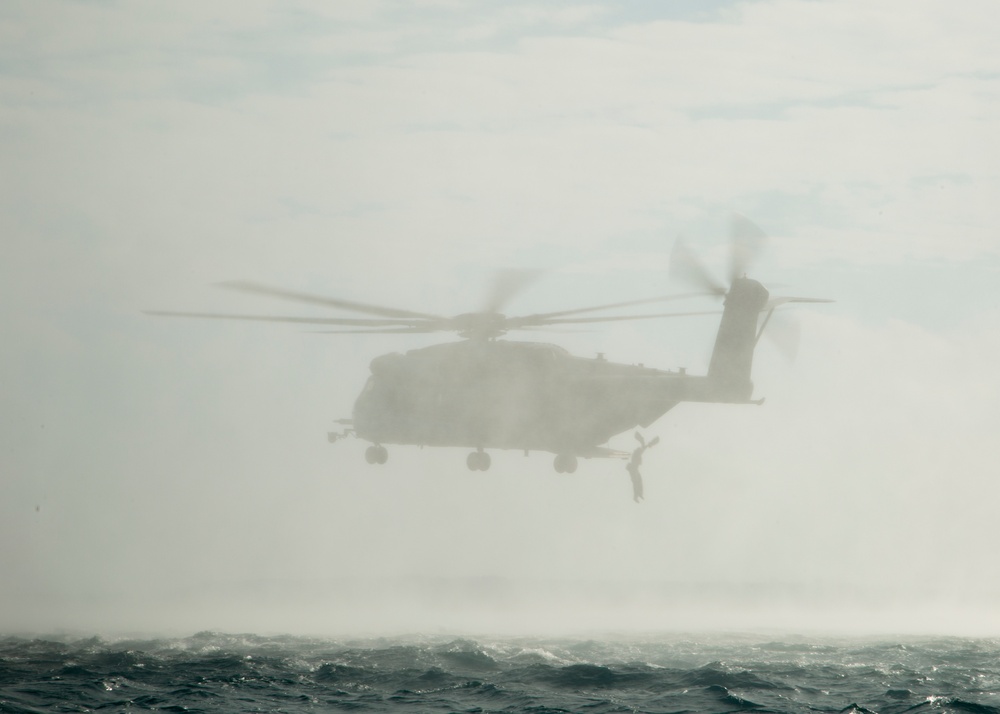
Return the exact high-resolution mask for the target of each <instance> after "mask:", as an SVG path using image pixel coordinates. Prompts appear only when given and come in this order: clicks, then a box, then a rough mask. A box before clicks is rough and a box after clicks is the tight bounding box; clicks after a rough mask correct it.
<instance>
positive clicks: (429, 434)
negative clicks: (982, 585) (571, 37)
mask: <svg viewBox="0 0 1000 714" xmlns="http://www.w3.org/2000/svg"><path fill="white" fill-rule="evenodd" d="M763 238H764V234H763V232H761V231H760V229H759V228H757V227H756V226H755V225H754V224H752V223H750V221H748V220H747V219H745V218H743V217H742V216H734V217H733V220H732V224H731V255H730V263H731V264H730V271H729V284H728V286H726V285H723V284H722V283H719V282H718V281H716V280H714V279H713V278H712V277H711V276H710V274H709V273H708V272H707V271H706V270H705V269H704V268H703V267H702V266H701V264H700V263H699V262H698V261H697V260H696V259H695V258H694V256H693V255H692V254H691V253H690V252H689V251H688V250H687V249H686V248H685V247H684V245H683V243H681V242H680V241H678V242H677V243H676V244H675V247H674V251H673V253H672V255H671V268H670V273H671V277H672V278H681V279H685V280H687V281H688V282H693V283H695V284H696V285H697V286H698V288H699V289H700V292H698V293H695V295H705V294H711V295H718V296H720V297H722V298H723V299H724V304H723V309H722V317H721V321H720V323H719V328H718V332H717V334H716V338H715V346H714V349H713V351H712V356H711V359H710V362H709V367H708V372H707V374H705V375H693V374H688V373H687V371H686V370H685V369H679V370H662V369H655V368H652V367H646V366H643V365H630V364H617V363H613V362H609V361H608V360H606V359H605V358H604V357H603V355H601V354H599V355H598V356H597V357H596V358H584V357H577V356H573V355H571V354H570V353H569V352H568V351H567V350H565V349H563V348H562V347H559V346H557V345H554V344H548V343H542V342H523V341H512V340H505V339H502V338H503V337H504V335H506V334H507V333H509V332H513V331H519V330H524V331H528V330H539V329H545V328H550V327H553V326H559V325H583V324H596V323H606V322H613V321H623V320H648V319H659V318H667V317H677V316H687V315H705V314H718V311H717V310H715V311H699V312H668V313H653V314H638V315H634V314H633V315H596V316H593V315H591V316H584V315H585V314H586V313H595V312H602V311H606V310H612V309H617V308H623V307H632V306H636V305H640V304H650V303H654V302H663V301H669V300H676V299H683V298H690V297H692V295H693V294H692V293H686V294H679V295H678V294H675V295H665V296H660V297H654V298H646V299H642V300H630V301H625V302H618V303H611V304H605V305H596V306H590V307H583V308H575V309H570V310H562V311H558V312H547V313H535V314H530V315H522V316H507V315H504V314H502V313H501V312H500V309H501V307H502V305H503V304H504V303H505V302H506V301H507V300H508V299H509V298H510V297H511V296H512V295H513V294H514V293H515V292H517V291H518V290H519V289H521V288H523V287H524V285H525V284H526V283H527V282H529V280H530V279H531V277H532V276H531V274H530V273H526V272H523V271H522V272H508V273H505V274H504V275H503V276H502V279H501V280H499V281H498V282H497V284H496V286H495V287H494V290H493V294H492V295H491V297H490V299H489V300H488V301H487V304H486V305H485V307H484V309H482V310H480V311H478V312H468V313H463V314H459V315H455V316H452V317H448V316H442V315H435V314H429V313H423V312H416V311H413V310H408V309H401V308H393V307H382V306H377V305H372V304H367V303H360V302H354V301H348V300H342V299H338V298H331V297H325V296H320V295H315V294H312V293H304V292H297V291H291V290H285V289H282V288H276V287H271V286H268V285H263V284H260V283H255V282H247V281H234V282H226V283H221V286H222V287H225V288H228V289H231V290H237V291H241V292H246V293H252V294H256V295H263V296H268V297H272V298H279V299H283V300H289V301H294V302H298V303H303V304H311V305H320V306H324V307H332V308H337V309H340V310H347V311H350V312H354V313H356V314H361V315H366V317H329V318H323V317H295V316H270V315H239V314H226V313H201V312H171V311H161V310H150V311H146V313H147V314H150V315H156V316H162V317H193V318H209V319H223V320H250V321H262V322H281V323H292V324H301V325H325V326H329V327H336V328H350V329H333V330H326V331H325V332H331V333H341V334H344V333H352V334H369V333H378V334H398V335H409V334H421V333H434V332H453V333H456V334H457V335H458V336H459V337H460V338H462V339H460V340H459V341H454V342H445V343H441V344H435V345H431V346H429V347H422V348H418V349H413V350H409V351H408V352H406V353H398V352H393V353H389V354H384V355H381V356H378V357H376V358H374V359H373V360H372V361H371V366H370V370H371V374H370V375H369V377H368V379H367V381H366V383H365V385H364V388H363V389H362V391H361V393H360V394H359V395H358V397H357V399H356V401H355V403H354V409H353V413H352V416H351V418H350V419H341V420H338V423H339V424H341V425H342V426H343V427H345V428H344V429H343V431H342V432H339V433H338V432H330V433H329V434H328V438H329V440H330V441H331V442H335V441H338V440H340V439H341V438H343V437H345V436H355V437H358V438H360V439H363V440H365V441H368V442H370V446H368V447H367V449H366V451H365V458H366V460H367V461H368V463H370V464H383V463H385V462H386V461H387V459H388V450H387V448H386V445H387V444H388V445H414V446H435V447H465V448H469V449H472V451H470V453H469V454H468V457H467V459H466V464H467V466H468V468H469V469H470V470H474V471H486V470H488V469H489V468H490V463H491V458H490V454H489V452H488V451H487V450H488V449H493V450H495V449H515V450H523V451H524V452H525V454H528V453H530V452H532V451H542V452H549V453H552V454H554V455H555V458H554V461H553V466H554V468H555V470H556V471H557V472H560V473H564V472H565V473H573V472H574V471H576V469H577V465H578V459H579V458H593V457H619V458H624V457H628V455H629V454H628V453H626V452H621V451H617V450H614V449H611V448H608V447H607V446H604V444H606V443H607V442H608V440H609V439H611V438H612V437H613V436H615V435H617V434H621V433H623V432H625V431H629V430H632V429H636V428H639V427H642V428H647V427H649V426H650V425H652V424H653V423H654V422H655V421H656V420H657V419H659V418H660V417H661V416H663V415H664V414H665V413H666V412H668V411H670V410H671V409H673V408H674V407H675V406H677V405H678V404H680V403H681V402H714V403H727V404H760V403H762V401H763V400H753V399H752V394H753V382H752V381H751V378H750V372H751V367H752V363H753V353H754V348H755V347H756V345H757V342H758V340H759V338H760V336H761V334H762V332H763V329H764V327H765V326H766V325H767V322H768V320H769V319H770V317H771V315H772V314H773V312H774V310H775V308H776V307H778V306H780V305H783V304H785V303H793V302H830V301H829V300H824V299H817V298H801V297H777V298H772V297H770V294H769V292H768V290H767V289H766V288H765V287H764V286H763V285H762V284H761V283H759V282H758V281H756V280H753V279H750V278H747V277H746V276H745V268H746V266H747V264H748V262H749V261H750V259H751V258H753V257H754V256H755V255H756V253H757V252H759V249H760V246H761V244H762V241H763ZM762 314H763V315H765V317H764V318H763V320H761V315H762ZM637 438H639V439H640V443H641V444H642V447H641V448H642V449H643V450H644V449H645V448H648V446H651V445H653V444H654V443H656V442H655V441H654V442H650V444H649V445H648V446H647V445H646V443H645V442H644V441H642V439H641V437H637ZM633 456H635V455H634V454H633ZM634 460H635V458H634V459H633V461H634ZM639 461H640V462H641V459H639ZM631 466H632V464H631V463H630V470H629V473H630V474H631V473H632V468H631ZM634 468H635V471H636V474H637V473H638V463H635V464H634ZM635 478H637V476H633V481H634V482H635ZM639 483H640V484H641V482H639ZM637 489H638V490H637V491H636V493H637V500H638V498H640V497H641V486H637Z"/></svg>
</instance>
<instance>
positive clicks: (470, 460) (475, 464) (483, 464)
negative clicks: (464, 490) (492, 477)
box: [465, 450, 490, 471]
mask: <svg viewBox="0 0 1000 714" xmlns="http://www.w3.org/2000/svg"><path fill="white" fill-rule="evenodd" d="M465 465H466V466H468V467H469V471H489V469H490V455H489V454H487V453H486V452H485V451H482V450H479V451H473V452H472V453H471V454H469V455H468V457H466V459H465Z"/></svg>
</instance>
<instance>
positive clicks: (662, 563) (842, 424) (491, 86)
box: [0, 0, 1000, 635]
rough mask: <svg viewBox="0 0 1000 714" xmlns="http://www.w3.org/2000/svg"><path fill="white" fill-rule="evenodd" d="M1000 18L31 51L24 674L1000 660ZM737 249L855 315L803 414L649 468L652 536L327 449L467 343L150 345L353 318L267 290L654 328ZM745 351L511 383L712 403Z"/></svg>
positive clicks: (212, 12)
mask: <svg viewBox="0 0 1000 714" xmlns="http://www.w3.org/2000/svg"><path fill="white" fill-rule="evenodd" d="M944 18H946V19H947V22H944V21H943V19H944ZM997 19H998V17H997V10H996V9H995V8H994V6H993V5H992V4H986V3H980V4H978V6H974V7H973V8H969V11H967V12H966V13H964V14H963V16H962V17H961V18H959V17H955V13H954V8H953V7H949V6H948V5H947V4H944V3H937V2H927V3H922V4H919V6H918V5H915V4H912V3H903V2H890V3H882V4H879V5H878V6H877V7H872V6H871V5H869V4H864V3H859V2H853V1H850V0H844V1H836V2H828V3H800V2H787V1H779V0H758V1H755V2H722V3H711V4H707V5H706V4H703V3H683V2H682V3H675V4H672V5H671V6H670V7H669V8H646V7H644V6H642V5H641V4H634V5H626V6H620V5H617V4H616V5H611V4H606V3H597V4H588V5H582V4H575V3H569V4H565V5H561V6H560V7H559V8H545V9H539V8H536V7H534V6H530V5H518V4H514V5H511V4H502V5H500V4H492V3H485V4H481V5H477V6H476V8H474V9H463V8H460V7H453V6H451V5H449V4H448V3H433V2H431V3H425V4H421V5H420V6H418V7H409V6H405V7H404V6H403V5H402V4H397V3H392V2H386V3H367V2H366V3H340V4H338V5H337V7H336V8H331V7H328V6H327V5H325V4H314V3H309V2H301V3H298V2H297V3H292V4H283V5H281V6H272V5H269V4H266V3H255V4H249V5H248V4H246V3H215V4H213V5H212V8H211V9H205V8H201V7H195V6H193V5H192V6H186V5H181V6H172V7H171V9H170V10H169V11H166V10H164V9H162V8H160V9H156V8H152V9H150V8H146V9H129V10H127V11H126V10H125V9H122V8H117V7H113V6H96V5H85V4H75V3H60V2H57V3H49V4H45V5H34V4H33V5H30V6H27V5H9V6H6V7H4V8H3V9H0V32H2V33H3V36H4V37H5V41H4V42H3V43H0V45H2V49H0V57H2V58H3V60H4V62H3V66H4V67H5V69H4V70H3V71H2V74H0V78H2V80H3V82H2V84H0V93H2V96H3V101H2V102H0V137H2V139H0V152H2V154H0V165H2V166H3V167H4V168H3V169H2V170H0V187H2V190H0V203H2V206H3V208H2V210H0V234H2V235H3V236H4V238H3V241H4V246H5V248H6V250H5V258H4V260H3V261H0V295H2V297H3V300H2V301H0V328H2V330H3V334H4V343H5V347H4V349H3V350H2V351H0V375H2V379H0V384H2V385H3V386H2V389H3V393H2V400H0V404H2V408H0V417H2V428H0V470H2V478H0V543H2V544H3V545H2V547H0V572H2V573H3V574H4V576H3V581H2V584H0V599H2V600H0V601H2V607H0V631H4V632H47V631H57V630H58V631H73V632H142V633H159V632H169V633H178V634H183V633H187V632H194V631H199V630H221V631H253V632H264V633H266V632H291V633H301V634H331V635H336V634H343V633H351V634H357V633H361V634H392V633H406V632H449V633H450V632H497V633H511V634H524V633H553V632H558V633H576V634H580V633H595V632H610V631H629V632H651V631H679V630H680V631H691V630H727V631H750V630H754V631H760V630H782V631H795V632H803V631H822V632H851V633H876V632H915V633H940V634H962V635H996V634H997V633H998V631H1000V620H998V618H1000V615H998V613H1000V608H998V607H997V605H998V604H1000V566H998V565H997V559H996V557H995V549H996V544H997V536H996V528H995V525H994V522H995V510H996V509H995V504H996V503H997V502H998V497H1000V486H998V483H997V480H996V478H995V474H994V471H995V468H994V466H993V465H994V462H995V454H994V451H995V449H994V447H993V441H994V438H995V432H996V430H997V427H998V425H1000V407H998V404H1000V400H998V397H1000V378H998V376H997V373H996V364H998V362H1000V337H998V335H1000V329H998V328H1000V310H998V307H997V306H998V297H1000V296H998V292H997V280H996V278H997V275H998V267H1000V255H998V246H1000V244H998V242H997V226H998V224H1000V220H998V219H1000V215H998V209H997V207H996V202H995V200H994V199H993V197H994V195H995V190H996V184H997V177H996V170H995V166H996V165H997V160H998V159H1000V147H998V144H997V140H996V138H995V134H996V132H995V123H996V121H995V120H996V116H997V112H998V104H997V96H1000V95H998V92H997V80H996V72H997V64H998V62H1000V55H998V52H997V50H996V49H995V37H994V35H995V33H994V32H992V31H991V30H992V27H993V26H994V25H995V22H991V21H995V20H997ZM732 211H738V212H740V213H742V214H744V215H746V216H749V217H750V218H751V219H752V220H753V221H754V223H756V224H757V225H759V226H760V227H761V229H762V230H763V231H764V232H765V233H767V234H768V236H769V241H768V243H767V248H766V250H765V252H764V253H763V254H762V255H760V256H759V258H758V259H757V260H756V261H755V262H754V263H753V265H752V266H751V268H750V271H749V274H750V276H751V277H753V278H756V279H758V280H760V281H761V282H763V283H764V284H765V285H766V286H769V288H770V289H771V290H772V292H773V293H774V294H792V295H808V296H814V297H822V298H832V299H834V300H836V301H837V302H836V303H834V304H830V305H803V306H795V307H794V309H792V308H789V309H786V310H784V313H785V314H783V315H781V316H780V317H781V318H783V319H789V320H791V321H795V322H797V323H798V330H799V332H800V334H801V342H800V344H799V347H798V355H797V359H796V360H795V361H794V363H791V364H790V363H789V362H788V361H787V360H786V359H785V358H784V357H783V356H782V355H781V354H780V352H779V351H776V350H774V349H773V348H771V347H770V346H768V345H767V344H765V343H764V342H762V343H761V345H760V346H759V347H758V348H757V350H756V353H755V357H754V370H753V381H754V384H755V388H754V397H755V398H761V397H763V398H765V402H764V404H763V405H761V406H754V405H726V404H687V403H684V404H680V405H678V406H677V407H676V408H674V409H672V410H671V411H669V412H667V413H666V414H665V415H664V416H663V417H662V418H660V419H659V420H658V421H657V422H656V423H655V424H653V425H652V426H650V427H649V428H647V429H644V430H642V431H643V433H644V434H645V436H646V437H647V438H653V437H656V436H658V437H660V439H661V442H660V443H659V444H658V445H657V446H656V448H655V449H651V450H650V451H649V452H648V453H647V454H646V455H645V458H644V464H643V475H644V478H645V501H644V502H643V503H641V504H636V503H634V502H633V499H632V491H631V486H630V484H629V478H628V474H627V473H626V471H625V468H624V461H622V460H614V459H582V460H581V463H580V467H579V469H578V470H577V471H576V472H575V473H573V474H557V473H555V472H554V471H553V468H552V455H551V454H544V453H534V452H533V453H531V454H529V455H528V456H525V455H524V454H523V453H521V452H520V451H517V450H509V451H503V450H497V451H493V452H491V456H492V466H491V468H490V470H489V471H488V472H484V473H480V472H472V471H469V470H468V469H467V468H466V465H465V458H466V451H467V450H466V449H463V448H425V449H421V448H418V447H413V446H392V445H391V444H390V445H387V446H388V448H389V459H388V462H387V463H386V464H384V465H382V466H371V465H369V464H367V463H365V459H364V449H365V447H366V446H367V444H366V443H364V442H363V441H361V440H358V439H351V438H348V439H345V440H342V441H340V442H338V443H335V444H330V443H329V442H328V441H327V439H326V434H327V432H329V431H334V430H336V429H337V428H338V426H337V424H336V423H335V420H337V419H343V418H350V416H351V409H352V405H353V404H354V401H355V399H356V397H357V395H358V394H359V393H360V392H361V390H362V388H363V387H364V385H365V382H366V380H367V378H368V375H369V374H370V372H369V364H370V362H371V360H372V359H373V358H375V357H377V356H379V355H382V354H385V353H390V352H403V353H405V352H406V351H407V350H412V349H418V348H421V347H425V346H429V345H433V344H438V343H441V342H449V341H454V340H457V339H458V338H457V337H456V336H455V335H453V334H431V335H423V334H420V335H347V334H314V333H312V332H309V331H308V330H305V329H302V328H300V327H297V326H295V325H275V324H263V323H251V322H227V321H222V320H193V319H192V320H180V319H172V320H165V319H157V318H153V317H150V316H148V315H145V314H143V313H142V311H143V310H173V311H194V312H199V311H200V312H231V313H242V314H267V315H288V314H301V315H307V316H315V317H332V316H337V317H340V316H348V315H347V314H346V313H337V312H336V311H330V310H325V311H324V310H323V309H321V308H319V307H310V306H305V307H301V306H298V305H295V306H290V305H288V304H285V303H282V302H276V301H273V300H271V301H269V300H267V299H265V298H263V297H261V296H253V295H243V294H236V293H233V292H232V291H226V290H220V289H219V288H218V287H217V286H216V285H215V284H216V283H218V282H220V281H226V280H244V279H245V280H257V281H261V282H263V283H266V284H271V285H278V286H282V287H284V288H287V289H289V290H299V291H308V292H312V293H316V294H321V295H329V296H331V297H337V298H340V299H344V300H352V301H358V302H366V303H372V304H376V305H386V306H392V307H398V308H404V309H408V310H416V311H422V312H428V313H432V314H442V315H449V316H450V315H457V314H460V313H464V312H471V311H475V310H478V309H480V306H481V305H482V304H484V301H486V300H487V299H488V297H487V296H488V294H489V291H490V285H491V281H492V279H493V277H492V276H493V275H494V271H495V270H496V269H498V268H504V267H516V268H524V269H538V270H541V271H542V273H541V275H540V276H539V278H538V279H537V280H535V281H534V282H532V283H531V284H530V285H529V286H526V287H525V289H524V290H522V291H520V292H519V293H518V294H517V295H516V296H514V297H512V298H511V300H510V301H509V303H508V304H507V305H505V306H504V312H505V313H506V314H508V315H526V314H534V313H541V312H551V311H558V310H571V309H574V308H578V307H581V306H587V305H598V304H605V303H613V302H619V301H627V300H639V299H643V298H647V297H652V296H656V295H663V294H665V293H669V292H684V291H685V290H686V289H687V288H686V287H685V286H681V285H674V284H671V283H670V282H669V281H668V279H667V276H668V273H669V269H670V254H671V247H672V246H673V243H674V240H675V239H676V238H677V237H679V236H683V237H684V239H685V241H686V243H687V244H688V245H689V246H690V247H691V248H692V250H694V251H695V252H696V253H697V254H698V255H699V256H700V258H701V259H702V260H703V261H704V262H705V264H706V266H707V268H708V269H709V270H711V271H712V272H713V273H714V274H715V275H717V276H719V277H722V276H724V275H725V272H726V260H727V251H728V244H727V238H726V221H727V217H728V216H729V214H730V212H732ZM770 286H778V287H773V288H771V287H770ZM784 286H789V287H784ZM691 305H692V307H693V308H695V309H706V310H714V309H717V308H719V302H718V301H717V300H715V299H713V298H704V299H700V300H699V301H695V302H692V303H691ZM685 307H687V304H685ZM717 327H718V318H717V317H712V316H708V317H691V318H684V319H678V320H670V321H655V320H644V321H639V322H633V323H611V324H609V325H607V326H601V327H598V328H587V331H565V332H553V333H526V334H516V333H512V334H511V335H509V336H508V338H507V339H511V340H520V339H524V340H529V341H543V342H551V343H553V344H557V345H559V346H561V347H563V348H565V349H567V350H569V352H571V353H572V354H574V355H577V356H581V357H594V356H596V355H597V354H599V353H600V354H603V355H605V356H606V358H607V359H608V360H611V361H613V362H617V363H623V364H640V363H641V364H644V365H647V366H650V367H657V368H661V369H677V368H681V367H684V368H686V369H687V370H688V371H689V372H690V373H692V374H704V373H705V371H706V369H707V366H708V360H709V356H710V354H711V349H712V344H713V340H714V335H715V331H716V329H717ZM608 445H609V446H610V447H611V448H615V449H619V450H623V451H626V452H628V451H631V450H632V448H634V446H635V441H634V438H633V436H632V433H631V430H630V431H628V432H625V433H623V434H620V435H619V436H617V437H615V438H614V439H612V440H611V441H610V442H609V444H608Z"/></svg>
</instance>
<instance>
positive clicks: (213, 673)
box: [0, 632, 1000, 714]
mask: <svg viewBox="0 0 1000 714" xmlns="http://www.w3.org/2000/svg"><path fill="white" fill-rule="evenodd" d="M998 691H1000V646H998V644H997V643H996V642H989V641H975V642H972V641H939V640H935V641H927V642H917V643H907V644H906V646H905V647H900V646H896V645H894V644H893V643H860V644H859V643H838V644H830V643H825V644H823V645H822V646H818V647H810V646H802V645H801V644H795V643H780V642H755V641H748V640H747V639H746V638H741V639H739V640H734V641H733V642H731V643H726V642H720V641H719V640H718V639H717V638H716V639H712V640H710V641H706V642H702V643H699V642H697V641H692V640H690V639H687V640H683V641H682V640H669V639H664V640H663V641H655V640H643V641H641V642H630V641H620V640H619V641H606V642H602V641H596V640H585V641H572V640H531V639H520V640H503V639H493V640H490V639H478V640H472V639H467V638H457V639H453V638H434V637H410V638H395V639H394V638H380V639H375V640H348V641H338V640H330V639H318V638H297V637H263V636H258V635H230V634H223V633H214V632H202V633H198V634H196V635H193V636H192V637H188V638H179V639H156V640H124V639H121V640H102V639H100V638H86V639H76V640H72V639H60V638H38V639H24V638H5V639H0V711H3V712H7V711H12V712H13V711H39V710H46V709H51V708H57V707H63V708H65V706H66V705H67V704H69V705H72V706H71V707H70V708H73V707H75V708H85V709H98V708H103V709H112V710H114V709H130V710H132V711H140V710H152V709H157V710H164V709H166V710H168V711H169V710H176V711H181V710H185V711H197V710H212V711H246V710H248V709H259V710H275V709H281V710H283V711H292V710H297V709H317V708H319V709H321V708H326V707H333V708H349V709H351V708H353V709H361V710H370V711H377V710H387V709H393V710H402V711H406V710H410V711H427V710H430V709H442V710H457V711H470V710H476V709H478V710H484V711H495V710H504V711H512V712H516V711H534V712H541V711H584V710H585V711H588V712H605V711H607V712H620V711H628V710H640V711H712V712H740V711H755V712H756V711H759V712H793V711H794V712H817V711H822V712H844V713H847V714H876V713H877V714H902V713H903V712H920V711H927V712H935V713H937V712H969V713H970V714H1000V695H998V694H997V692H998Z"/></svg>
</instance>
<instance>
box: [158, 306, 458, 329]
mask: <svg viewBox="0 0 1000 714" xmlns="http://www.w3.org/2000/svg"><path fill="white" fill-rule="evenodd" d="M143 312H144V313H145V314H147V315H153V316H155V317H198V318H206V319H209V320H246V321H251V322H292V323H297V324H301V325H356V326H359V327H360V326H370V327H388V326H394V327H406V328H412V327H421V328H427V329H438V328H434V327H430V325H429V324H428V323H427V322H425V321H423V320H389V319H386V320H366V319H363V318H354V317H283V316H279V315H233V314H229V313H221V312H172V311H167V310H143Z"/></svg>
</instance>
